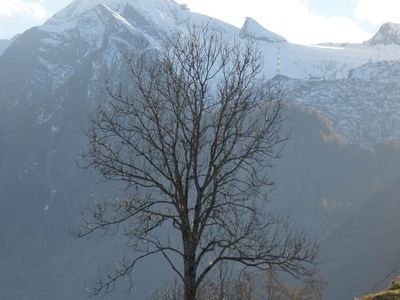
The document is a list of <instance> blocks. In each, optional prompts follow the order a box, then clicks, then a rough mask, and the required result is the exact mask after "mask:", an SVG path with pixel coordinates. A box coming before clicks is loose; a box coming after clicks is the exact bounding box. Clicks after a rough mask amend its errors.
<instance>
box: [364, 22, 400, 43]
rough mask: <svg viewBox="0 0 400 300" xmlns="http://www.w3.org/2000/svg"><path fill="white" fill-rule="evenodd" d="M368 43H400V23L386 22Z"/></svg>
mask: <svg viewBox="0 0 400 300" xmlns="http://www.w3.org/2000/svg"><path fill="white" fill-rule="evenodd" d="M366 43H367V44H368V45H371V46H373V45H390V44H397V45H400V24H395V23H385V24H383V25H382V26H381V27H380V28H379V31H378V32H377V33H376V34H375V35H374V36H373V37H372V39H370V40H369V41H367V42H366Z"/></svg>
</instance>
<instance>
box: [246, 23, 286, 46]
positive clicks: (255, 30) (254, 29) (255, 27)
mask: <svg viewBox="0 0 400 300" xmlns="http://www.w3.org/2000/svg"><path fill="white" fill-rule="evenodd" d="M240 36H241V37H242V38H253V39H255V40H258V41H265V42H268V43H284V42H286V39H285V38H284V37H282V36H280V35H278V34H276V33H274V32H272V31H269V30H268V29H266V28H264V27H263V26H261V24H259V23H258V22H257V21H256V20H254V19H252V18H250V17H247V18H246V20H245V22H244V24H243V26H242V29H241V30H240Z"/></svg>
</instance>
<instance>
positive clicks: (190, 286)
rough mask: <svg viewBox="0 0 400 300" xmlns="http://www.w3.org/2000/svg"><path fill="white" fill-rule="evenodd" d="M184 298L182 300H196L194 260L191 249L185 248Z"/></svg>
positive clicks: (193, 253)
mask: <svg viewBox="0 0 400 300" xmlns="http://www.w3.org/2000/svg"><path fill="white" fill-rule="evenodd" d="M184 252H185V253H184V254H185V259H184V268H185V274H184V276H185V298H184V300H196V291H197V286H196V269H197V268H196V258H195V252H194V251H193V250H192V247H190V246H189V247H185V251H184Z"/></svg>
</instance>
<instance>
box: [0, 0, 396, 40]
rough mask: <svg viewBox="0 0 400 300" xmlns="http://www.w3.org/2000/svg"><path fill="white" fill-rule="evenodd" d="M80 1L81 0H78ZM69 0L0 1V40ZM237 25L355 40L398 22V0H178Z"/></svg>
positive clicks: (303, 37)
mask: <svg viewBox="0 0 400 300" xmlns="http://www.w3.org/2000/svg"><path fill="white" fill-rule="evenodd" d="M78 1H85V0H78ZM142 1H146V0H142ZM69 2H71V0H0V39H2V38H11V37H12V36H14V35H15V34H17V33H21V32H23V31H24V30H26V29H28V28H30V27H32V26H35V25H39V24H42V23H43V22H44V21H45V20H46V19H47V18H49V17H50V16H51V15H53V14H54V13H55V12H56V11H58V10H60V9H61V8H63V7H65V6H66V5H67V4H68V3H69ZM99 2H101V0H99ZM177 2H179V3H186V4H188V6H189V8H190V9H191V10H192V11H196V12H201V13H203V14H206V15H210V16H212V17H216V18H218V19H221V20H223V21H225V22H228V23H231V24H233V25H236V26H238V27H241V25H242V24H243V22H244V19H245V17H246V16H250V17H252V18H254V19H256V20H257V21H258V22H259V23H261V24H262V25H263V26H264V27H266V28H267V29H269V30H271V31H274V32H276V33H278V34H280V35H282V36H284V37H285V38H286V39H288V40H289V41H290V42H293V43H299V44H312V43H320V42H361V41H364V40H367V39H369V38H370V37H371V36H372V35H373V34H374V33H375V32H376V30H377V29H378V27H379V25H381V24H382V23H384V22H388V21H391V22H395V23H400V0H178V1H177Z"/></svg>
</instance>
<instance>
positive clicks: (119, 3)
mask: <svg viewBox="0 0 400 300" xmlns="http://www.w3.org/2000/svg"><path fill="white" fill-rule="evenodd" d="M99 5H103V6H105V7H107V8H110V9H111V10H113V11H115V12H116V13H118V14H119V13H121V12H122V11H123V9H124V8H125V7H126V6H127V5H129V6H131V7H134V8H135V9H136V10H138V11H140V13H141V14H142V15H144V16H146V17H150V19H154V18H152V16H153V17H156V18H160V14H163V13H164V14H168V12H170V11H171V10H182V8H181V7H180V6H179V5H178V4H177V3H176V2H174V1H173V0H145V1H144V0H74V1H73V2H72V3H71V4H69V5H68V6H67V7H66V8H64V9H62V10H61V11H60V12H58V13H57V14H55V15H54V17H53V18H51V19H50V20H49V21H47V23H50V24H52V25H54V24H62V23H65V22H68V21H70V20H72V19H75V18H77V17H79V16H80V15H82V14H84V13H85V12H87V11H89V10H91V9H93V8H95V7H96V6H99ZM161 19H162V18H161Z"/></svg>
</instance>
